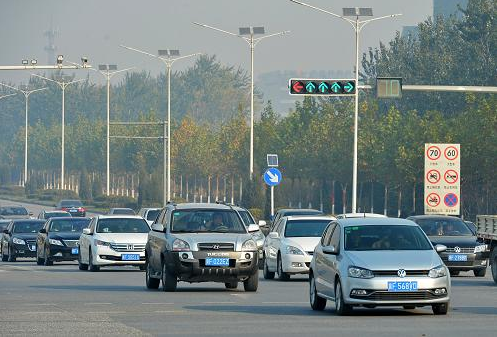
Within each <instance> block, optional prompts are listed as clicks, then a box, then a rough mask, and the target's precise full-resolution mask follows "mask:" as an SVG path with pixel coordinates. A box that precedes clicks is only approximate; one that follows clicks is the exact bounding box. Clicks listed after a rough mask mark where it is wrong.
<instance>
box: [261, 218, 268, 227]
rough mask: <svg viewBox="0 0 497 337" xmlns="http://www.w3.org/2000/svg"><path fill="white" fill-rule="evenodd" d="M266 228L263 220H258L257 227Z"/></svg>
mask: <svg viewBox="0 0 497 337" xmlns="http://www.w3.org/2000/svg"><path fill="white" fill-rule="evenodd" d="M266 226H267V222H266V221H264V220H259V227H266Z"/></svg>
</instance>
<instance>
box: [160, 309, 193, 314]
mask: <svg viewBox="0 0 497 337" xmlns="http://www.w3.org/2000/svg"><path fill="white" fill-rule="evenodd" d="M182 312H186V311H185V310H157V311H154V313H156V314H171V313H182Z"/></svg>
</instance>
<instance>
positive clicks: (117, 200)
mask: <svg viewBox="0 0 497 337" xmlns="http://www.w3.org/2000/svg"><path fill="white" fill-rule="evenodd" d="M93 204H94V205H95V207H98V208H113V207H127V208H132V209H134V210H137V209H138V203H137V201H136V200H135V199H133V198H131V197H124V196H117V195H111V196H108V197H107V196H99V197H98V198H95V199H94V202H93Z"/></svg>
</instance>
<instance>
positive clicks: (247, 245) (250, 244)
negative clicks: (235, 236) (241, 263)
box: [242, 239, 257, 252]
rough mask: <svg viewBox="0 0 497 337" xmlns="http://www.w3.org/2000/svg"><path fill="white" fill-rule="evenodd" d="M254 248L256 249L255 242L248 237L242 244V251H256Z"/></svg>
mask: <svg viewBox="0 0 497 337" xmlns="http://www.w3.org/2000/svg"><path fill="white" fill-rule="evenodd" d="M256 250H257V244H256V243H255V241H254V240H252V239H248V240H247V241H245V242H244V243H243V245H242V251H243V252H246V251H248V252H253V251H256Z"/></svg>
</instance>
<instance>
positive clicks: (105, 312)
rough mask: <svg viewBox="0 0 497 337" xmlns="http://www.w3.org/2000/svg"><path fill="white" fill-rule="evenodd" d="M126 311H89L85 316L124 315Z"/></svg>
mask: <svg viewBox="0 0 497 337" xmlns="http://www.w3.org/2000/svg"><path fill="white" fill-rule="evenodd" d="M126 313H127V312H126V311H89V312H87V314H97V315H114V314H126Z"/></svg>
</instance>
